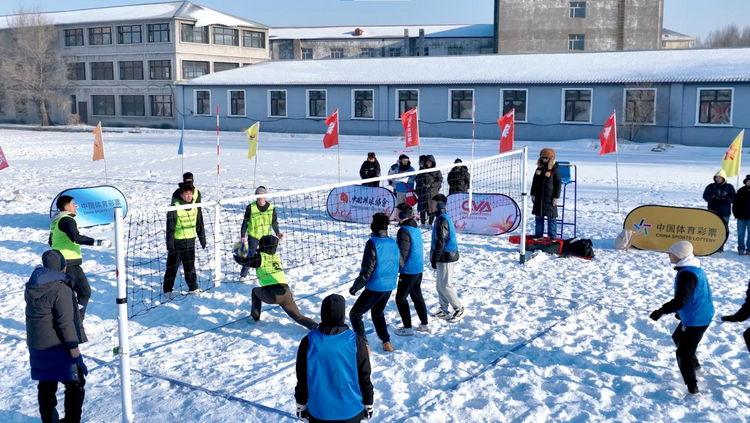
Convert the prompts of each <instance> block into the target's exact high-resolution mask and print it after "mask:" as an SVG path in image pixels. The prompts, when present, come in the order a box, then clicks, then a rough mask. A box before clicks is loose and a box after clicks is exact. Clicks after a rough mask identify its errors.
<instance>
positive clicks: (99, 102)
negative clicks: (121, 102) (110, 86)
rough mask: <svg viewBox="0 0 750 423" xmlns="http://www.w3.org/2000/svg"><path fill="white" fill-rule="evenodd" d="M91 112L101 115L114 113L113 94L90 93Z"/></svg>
mask: <svg viewBox="0 0 750 423" xmlns="http://www.w3.org/2000/svg"><path fill="white" fill-rule="evenodd" d="M91 103H92V107H91V114H92V115H102V116H114V115H115V96H113V95H92V96H91Z"/></svg>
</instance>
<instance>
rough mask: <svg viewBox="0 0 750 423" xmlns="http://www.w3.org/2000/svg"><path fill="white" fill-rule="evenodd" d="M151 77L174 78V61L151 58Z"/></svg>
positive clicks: (149, 71)
mask: <svg viewBox="0 0 750 423" xmlns="http://www.w3.org/2000/svg"><path fill="white" fill-rule="evenodd" d="M148 77H149V79H154V80H156V79H172V62H171V61H169V60H149V61H148Z"/></svg>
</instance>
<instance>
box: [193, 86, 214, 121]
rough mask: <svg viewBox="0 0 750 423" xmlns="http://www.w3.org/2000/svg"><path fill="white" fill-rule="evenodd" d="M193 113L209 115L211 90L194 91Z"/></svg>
mask: <svg viewBox="0 0 750 423" xmlns="http://www.w3.org/2000/svg"><path fill="white" fill-rule="evenodd" d="M195 114H196V115H204V116H211V91H205V90H199V91H196V92H195Z"/></svg>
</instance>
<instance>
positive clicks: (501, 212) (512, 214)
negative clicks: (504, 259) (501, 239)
mask: <svg viewBox="0 0 750 423" xmlns="http://www.w3.org/2000/svg"><path fill="white" fill-rule="evenodd" d="M471 201H472V203H473V204H472V207H471V213H469V194H467V193H456V194H451V195H449V196H448V204H446V205H445V209H446V211H447V212H448V214H449V215H450V216H451V218H452V219H453V226H454V227H455V228H456V231H458V232H463V233H468V234H476V235H502V234H504V233H507V232H512V231H514V230H515V229H516V228H517V227H518V225H519V224H520V223H521V209H520V208H519V207H518V204H516V202H515V201H513V199H512V198H510V197H508V196H507V195H503V194H472V197H471Z"/></svg>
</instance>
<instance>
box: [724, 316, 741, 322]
mask: <svg viewBox="0 0 750 423" xmlns="http://www.w3.org/2000/svg"><path fill="white" fill-rule="evenodd" d="M721 321H722V322H736V321H737V318H736V317H734V316H721Z"/></svg>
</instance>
